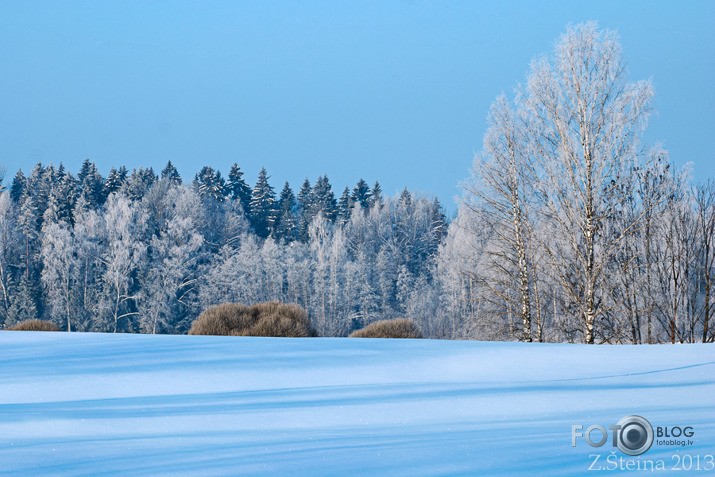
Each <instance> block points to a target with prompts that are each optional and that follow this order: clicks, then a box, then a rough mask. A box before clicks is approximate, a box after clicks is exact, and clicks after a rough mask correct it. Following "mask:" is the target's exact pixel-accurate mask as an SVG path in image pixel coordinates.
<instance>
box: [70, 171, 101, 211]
mask: <svg viewBox="0 0 715 477" xmlns="http://www.w3.org/2000/svg"><path fill="white" fill-rule="evenodd" d="M77 181H78V182H79V184H80V194H81V195H82V197H84V200H86V201H87V204H88V205H90V206H91V207H94V208H99V207H100V206H101V205H102V204H104V200H105V199H106V195H105V193H104V179H103V178H102V175H101V174H100V173H99V171H98V170H97V165H96V164H95V163H94V162H91V163H90V162H89V159H85V161H84V162H83V163H82V168H81V169H80V172H79V174H77Z"/></svg>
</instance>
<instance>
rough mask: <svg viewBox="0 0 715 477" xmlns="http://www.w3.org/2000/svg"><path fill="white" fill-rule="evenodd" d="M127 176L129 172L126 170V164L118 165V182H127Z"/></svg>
mask: <svg viewBox="0 0 715 477" xmlns="http://www.w3.org/2000/svg"><path fill="white" fill-rule="evenodd" d="M128 176H129V172H128V171H127V167H126V166H121V167H119V171H118V172H117V179H118V180H119V182H120V183H121V184H122V185H124V184H125V183H126V182H127V177H128Z"/></svg>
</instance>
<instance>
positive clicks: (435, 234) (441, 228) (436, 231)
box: [431, 197, 447, 251]
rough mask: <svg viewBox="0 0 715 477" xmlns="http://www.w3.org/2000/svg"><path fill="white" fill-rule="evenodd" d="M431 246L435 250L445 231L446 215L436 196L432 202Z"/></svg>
mask: <svg viewBox="0 0 715 477" xmlns="http://www.w3.org/2000/svg"><path fill="white" fill-rule="evenodd" d="M431 218H432V224H431V227H432V247H433V249H434V250H435V251H436V250H437V246H438V245H439V244H440V243H441V242H442V239H443V238H444V235H445V234H446V233H447V217H446V216H445V215H444V212H443V210H442V204H440V203H439V199H438V198H437V197H435V198H434V202H432V217H431Z"/></svg>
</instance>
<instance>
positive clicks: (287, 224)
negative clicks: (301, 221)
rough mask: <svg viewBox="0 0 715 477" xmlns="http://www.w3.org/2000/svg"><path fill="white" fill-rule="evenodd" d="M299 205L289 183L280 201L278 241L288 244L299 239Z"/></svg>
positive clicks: (277, 229) (284, 188)
mask: <svg viewBox="0 0 715 477" xmlns="http://www.w3.org/2000/svg"><path fill="white" fill-rule="evenodd" d="M297 208H298V204H297V202H296V199H295V194H293V190H292V189H291V188H290V184H288V182H286V183H285V185H284V186H283V190H282V191H281V195H280V199H279V200H278V222H277V224H276V229H275V236H276V239H278V240H281V239H282V240H284V241H285V242H287V243H290V242H292V241H293V240H295V239H296V237H297V232H298V218H297V214H296V212H297Z"/></svg>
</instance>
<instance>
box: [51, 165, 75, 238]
mask: <svg viewBox="0 0 715 477" xmlns="http://www.w3.org/2000/svg"><path fill="white" fill-rule="evenodd" d="M58 174H59V180H58V182H57V186H56V187H55V189H54V190H53V194H54V196H55V197H56V199H57V204H58V218H59V220H64V221H66V222H67V223H69V224H72V225H74V217H73V215H72V211H73V209H74V204H75V201H76V200H77V181H75V179H74V177H72V174H70V173H69V172H67V171H66V170H65V169H64V166H62V164H60V169H59V170H58Z"/></svg>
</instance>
